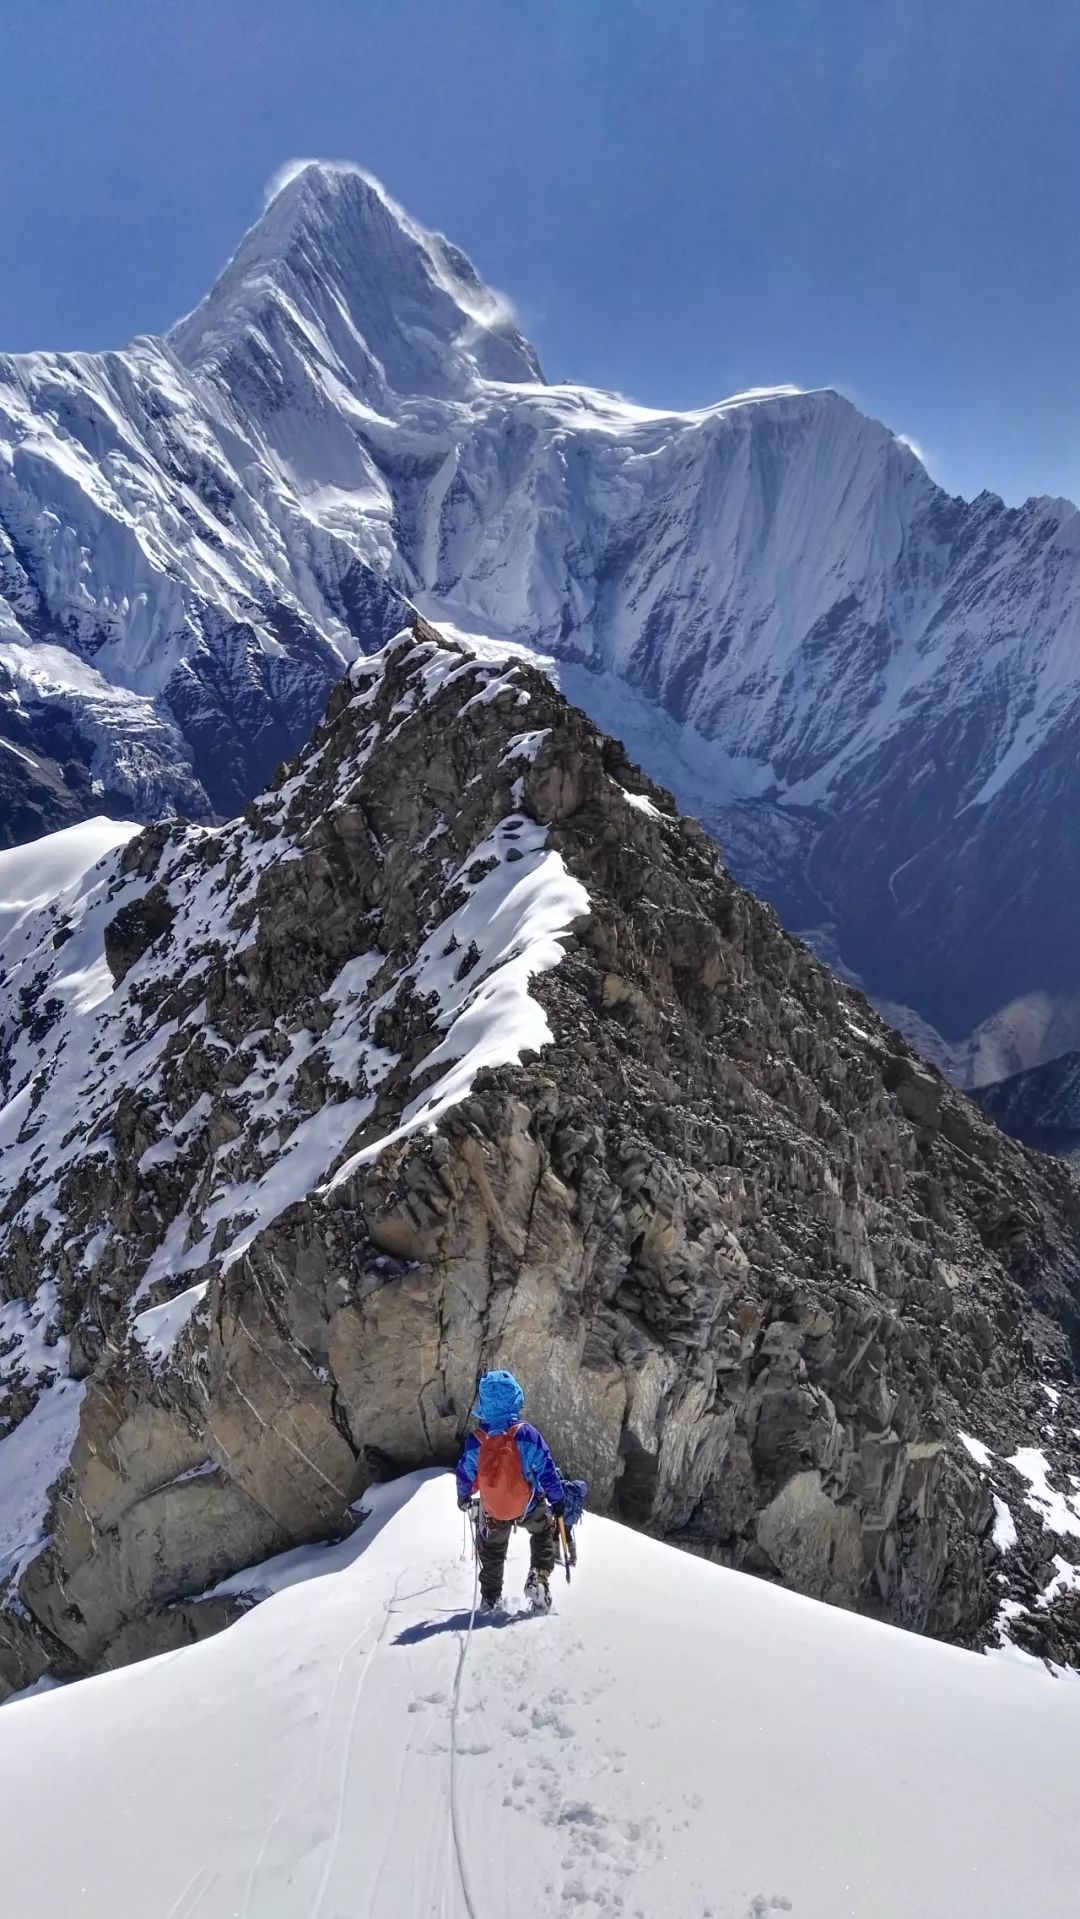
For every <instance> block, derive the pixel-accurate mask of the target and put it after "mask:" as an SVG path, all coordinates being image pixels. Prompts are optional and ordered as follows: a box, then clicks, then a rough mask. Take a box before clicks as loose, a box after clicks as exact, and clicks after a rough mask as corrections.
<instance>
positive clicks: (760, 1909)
mask: <svg viewBox="0 0 1080 1919" xmlns="http://www.w3.org/2000/svg"><path fill="white" fill-rule="evenodd" d="M791 1910H792V1905H791V1900H790V1899H785V1898H784V1895H783V1893H782V1892H774V1893H773V1896H772V1898H771V1899H767V1898H766V1896H765V1894H764V1893H763V1892H759V1893H757V1894H755V1896H754V1898H753V1899H751V1901H750V1904H749V1906H748V1907H747V1910H746V1919H768V1915H769V1913H770V1912H791Z"/></svg>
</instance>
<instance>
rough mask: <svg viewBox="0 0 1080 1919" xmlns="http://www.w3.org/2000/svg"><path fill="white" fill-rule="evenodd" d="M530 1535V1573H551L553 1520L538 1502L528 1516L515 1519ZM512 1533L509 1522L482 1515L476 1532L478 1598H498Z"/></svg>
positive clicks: (553, 1562)
mask: <svg viewBox="0 0 1080 1919" xmlns="http://www.w3.org/2000/svg"><path fill="white" fill-rule="evenodd" d="M517 1523H518V1525H519V1526H523V1527H524V1529H525V1531H526V1532H527V1533H528V1535H529V1565H530V1570H531V1571H533V1572H538V1573H550V1572H551V1571H552V1570H553V1568H554V1565H555V1519H554V1515H553V1513H552V1510H551V1507H550V1506H549V1505H548V1503H547V1501H546V1500H544V1499H538V1500H537V1502H536V1505H535V1506H534V1507H533V1509H532V1512H531V1513H526V1515H525V1517H524V1519H519V1520H518V1522H517ZM513 1530H514V1521H513V1520H512V1519H490V1518H489V1517H488V1515H487V1513H485V1512H481V1514H480V1520H479V1524H478V1526H477V1529H476V1550H477V1553H478V1555H479V1559H480V1597H481V1598H482V1599H498V1598H499V1596H500V1594H501V1592H502V1588H503V1573H504V1572H505V1570H506V1549H507V1547H508V1546H509V1544H510V1534H511V1533H512V1532H513Z"/></svg>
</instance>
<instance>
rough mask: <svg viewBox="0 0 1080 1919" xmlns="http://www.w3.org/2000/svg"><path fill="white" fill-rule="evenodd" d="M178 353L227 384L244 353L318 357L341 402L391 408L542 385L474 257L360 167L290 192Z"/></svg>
mask: <svg viewBox="0 0 1080 1919" xmlns="http://www.w3.org/2000/svg"><path fill="white" fill-rule="evenodd" d="M169 344H170V345H171V347H172V348H173V351H174V352H175V353H176V356H177V358H178V359H179V360H180V361H181V362H182V363H183V364H184V365H185V366H188V367H191V368H193V369H196V370H200V371H204V372H205V371H208V370H218V371H225V372H226V373H227V375H228V377H230V378H232V377H233V376H234V374H235V369H236V365H237V361H238V359H239V358H240V357H241V356H243V355H250V356H252V357H253V358H257V359H263V358H264V356H266V357H268V358H270V359H272V360H274V361H276V362H277V363H278V369H279V370H281V368H282V365H283V363H285V364H286V365H287V362H288V361H289V360H290V359H291V358H293V356H295V358H296V359H298V360H300V361H310V360H311V359H312V357H314V359H315V361H316V362H317V363H318V365H319V367H320V369H321V371H322V372H323V374H324V375H325V377H326V378H328V379H336V380H339V381H340V382H341V383H342V387H343V389H344V391H343V392H342V395H341V397H342V399H343V400H346V401H347V400H348V398H349V397H350V396H351V397H353V398H359V399H360V400H362V401H367V402H369V403H371V404H374V405H384V406H385V404H386V403H387V401H388V397H389V396H390V395H392V394H399V395H403V396H409V395H417V394H426V395H437V396H438V397H440V398H449V397H456V396H459V395H461V394H464V393H467V392H468V391H469V390H470V388H472V387H473V386H474V385H475V384H476V382H477V380H479V379H481V378H483V379H489V380H510V381H512V380H519V381H520V380H526V381H538V380H540V379H542V377H543V376H542V375H541V372H540V365H539V362H538V360H537V358H536V354H535V352H534V350H533V348H532V347H531V346H529V344H528V343H527V341H525V340H523V339H522V337H521V335H520V334H519V333H518V331H517V329H516V327H515V326H514V324H513V321H512V319H511V317H510V313H509V310H508V309H507V307H506V306H505V304H504V303H503V302H502V301H500V300H499V299H498V298H497V296H496V295H495V294H493V293H491V292H490V291H489V289H488V288H487V287H485V286H484V285H483V283H482V281H481V280H480V279H479V278H478V276H477V274H476V272H475V270H474V268H473V267H472V266H471V264H470V263H469V261H468V260H467V259H466V258H465V256H464V254H462V253H459V252H458V250H457V248H456V247H452V246H451V245H450V243H449V242H448V241H447V240H444V239H443V238H442V236H441V234H433V233H426V232H425V231H424V230H423V228H421V227H418V226H417V225H415V223H414V222H413V221H412V220H410V219H409V217H408V215H407V214H406V213H405V212H404V211H403V210H402V209H401V208H400V207H398V206H395V204H394V202H393V201H392V200H391V199H390V198H389V196H388V195H387V194H386V192H385V191H384V189H383V188H382V187H381V186H379V184H378V183H377V182H376V181H375V180H373V179H371V178H370V176H369V175H367V174H365V173H363V172H361V171H360V169H359V168H357V167H347V166H329V165H325V164H321V163H319V162H316V161H312V162H310V163H309V164H308V165H306V166H304V167H303V168H301V170H300V171H299V172H298V173H296V174H295V175H294V176H293V177H292V178H291V179H289V180H287V181H286V183H285V185H284V186H283V187H282V188H281V190H280V191H279V192H278V193H277V194H276V195H275V196H274V198H273V199H272V200H271V202H270V205H269V207H268V208H267V210H266V212H265V214H264V216H263V218H262V219H261V220H260V221H259V222H258V224H257V226H255V227H254V228H253V229H252V231H251V232H250V233H249V234H248V235H247V237H246V238H245V239H244V241H243V242H242V243H241V245H240V247H239V249H238V250H237V252H236V253H235V254H234V256H233V258H232V260H230V262H229V264H228V266H227V267H226V269H225V271H224V273H223V274H222V275H221V278H220V279H219V281H218V282H217V285H216V286H215V287H214V288H213V290H212V292H211V293H210V294H208V295H207V298H206V299H205V300H203V301H202V303H201V305H199V306H198V307H196V309H195V311H194V313H192V314H189V316H188V317H187V319H185V320H181V321H180V322H179V324H178V325H177V326H175V327H174V328H173V329H172V332H171V333H170V334H169Z"/></svg>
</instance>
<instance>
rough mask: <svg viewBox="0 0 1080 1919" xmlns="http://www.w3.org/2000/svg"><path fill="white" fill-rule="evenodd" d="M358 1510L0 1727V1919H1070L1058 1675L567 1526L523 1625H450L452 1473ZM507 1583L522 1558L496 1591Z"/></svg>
mask: <svg viewBox="0 0 1080 1919" xmlns="http://www.w3.org/2000/svg"><path fill="white" fill-rule="evenodd" d="M373 1505H374V1513H373V1517H372V1519H371V1520H370V1521H369V1522H368V1524H367V1525H366V1526H365V1527H364V1528H363V1529H362V1530H361V1533H360V1535H359V1536H358V1539H357V1540H354V1541H352V1542H350V1543H349V1544H348V1545H346V1546H344V1547H339V1548H333V1549H330V1550H328V1551H325V1552H324V1553H323V1554H321V1555H319V1554H317V1553H312V1554H309V1555H308V1556H307V1561H306V1564H304V1563H303V1562H301V1564H299V1565H298V1564H297V1558H298V1556H297V1555H291V1556H290V1561H289V1563H288V1564H287V1565H286V1566H285V1567H284V1569H283V1578H284V1579H285V1580H291V1581H293V1582H294V1583H291V1584H289V1585H288V1586H287V1588H286V1589H285V1590H281V1591H278V1592H277V1593H275V1595H274V1596H273V1597H272V1598H270V1599H268V1600H267V1601H266V1603H265V1604H263V1605H262V1606H260V1607H259V1608H258V1609H257V1610H256V1611H255V1612H253V1613H251V1614H249V1615H248V1616H247V1617H246V1618H244V1619H243V1620H241V1621H240V1623H239V1624H238V1625H237V1626H236V1627H235V1628H234V1629H233V1630H232V1631H230V1632H228V1633H226V1634H223V1635H222V1636H221V1637H220V1638H218V1639H215V1640H212V1641H209V1642H207V1643H204V1644H202V1645H199V1646H196V1647H193V1648H190V1649H188V1650H186V1651H183V1652H181V1653H177V1654H173V1655H171V1656H166V1657H164V1658H161V1659H156V1660H153V1661H151V1662H149V1663H148V1664H146V1665H142V1666H137V1667H133V1668H130V1669H129V1670H127V1671H126V1672H122V1673H115V1674H109V1675H107V1676H104V1677H102V1678H98V1679H90V1680H86V1681H84V1682H82V1683H81V1684H78V1685H75V1686H72V1687H70V1688H68V1689H62V1690H59V1691H54V1692H52V1693H50V1694H47V1695H45V1696H43V1697H39V1698H34V1699H29V1700H25V1701H17V1702H13V1703H12V1704H11V1705H9V1707H8V1708H7V1709H5V1710H4V1711H3V1712H0V1765H2V1768H3V1777H4V1780H5V1789H4V1790H5V1814H6V1828H7V1835H8V1837H7V1842H6V1844H5V1857H4V1868H3V1871H4V1894H5V1906H6V1910H8V1911H9V1912H12V1913H16V1912H17V1913H28V1912H35V1911H36V1912H43V1913H50V1914H52V1913H55V1914H57V1915H60V1914H64V1915H68V1914H71V1915H74V1914H75V1913H78V1914H80V1915H82V1919H239V1916H240V1915H243V1919H431V1915H434V1914H440V1915H443V1919H506V1915H507V1914H508V1913H512V1914H513V1915H514V1919H551V1916H552V1915H553V1914H557V1913H566V1914H568V1915H569V1914H571V1913H573V1914H580V1915H581V1919H601V1916H603V1919H614V1916H615V1915H626V1919H630V1916H631V1915H641V1919H765V1916H766V1915H775V1914H779V1913H790V1914H791V1915H792V1919H1029V1915H1030V1916H1031V1919H1034V1915H1035V1914H1036V1913H1046V1914H1047V1915H1049V1914H1050V1913H1055V1914H1057V1913H1061V1914H1064V1913H1066V1912H1067V1911H1071V1910H1072V1902H1073V1900H1074V1898H1075V1891H1076V1886H1077V1884H1078V1883H1080V1831H1078V1828H1077V1824H1076V1817H1075V1792H1074V1787H1075V1779H1076V1772H1077V1766H1078V1764H1080V1711H1078V1705H1080V1690H1078V1688H1077V1685H1076V1683H1075V1682H1074V1681H1072V1680H1063V1681H1057V1680H1053V1679H1051V1678H1050V1677H1049V1676H1048V1675H1047V1674H1046V1673H1045V1672H1044V1671H1043V1670H1042V1668H1041V1667H1040V1666H1038V1665H1037V1664H1035V1663H1034V1662H1029V1663H1028V1662H1016V1663H1014V1662H1012V1661H1009V1660H990V1659H980V1658H978V1657H977V1656H975V1655H974V1654H971V1653H965V1652H960V1651H957V1650H955V1649H953V1648H949V1647H943V1646H938V1645H934V1644H932V1643H930V1642H929V1641H925V1640H918V1639H915V1638H913V1637H911V1636H909V1635H907V1634H904V1633H900V1632H897V1631H895V1630H893V1629H892V1628H889V1627H886V1626H880V1625H876V1624H872V1623H870V1622H868V1621H866V1620H862V1619H858V1618H855V1617H853V1616H851V1615H850V1614H846V1613H843V1612H838V1611H836V1610H834V1609H831V1608H828V1607H824V1606H821V1605H818V1604H816V1603H814V1602H813V1601H810V1600H806V1599H801V1598H798V1597H795V1596H794V1595H792V1594H790V1593H785V1592H782V1591H779V1590H777V1589H775V1588H772V1587H768V1586H765V1585H762V1584H761V1583H759V1582H757V1581H755V1580H752V1579H749V1578H747V1577H745V1576H743V1575H740V1574H737V1573H730V1572H724V1571H721V1570H719V1569H718V1568H716V1567H713V1566H709V1565H707V1564H704V1563H703V1562H701V1561H699V1560H695V1559H692V1558H689V1557H687V1556H686V1555H684V1554H680V1553H676V1552H675V1551H673V1550H672V1549H671V1548H668V1547H665V1546H661V1545H658V1544H657V1543H655V1542H653V1541H651V1540H648V1539H644V1538H641V1537H639V1536H637V1535H635V1534H634V1533H632V1532H629V1531H626V1530H624V1529H623V1528H622V1527H619V1526H616V1525H614V1524H611V1523H608V1522H605V1521H603V1520H596V1521H593V1520H589V1521H588V1522H587V1524H586V1526H585V1528H584V1529H583V1533H582V1558H581V1564H580V1566H579V1569H578V1572H577V1574H576V1576H575V1580H574V1584H573V1585H572V1587H571V1588H570V1589H569V1590H567V1589H566V1587H565V1586H564V1585H562V1584H558V1586H557V1599H556V1610H555V1612H554V1613H553V1614H552V1615H551V1616H549V1617H548V1618H547V1619H543V1620H538V1619H533V1618H531V1617H520V1618H512V1619H509V1620H507V1621H505V1622H500V1623H498V1624H492V1623H490V1622H484V1623H481V1624H478V1625H477V1627H476V1629H475V1631H474V1632H473V1633H472V1635H471V1637H470V1636H469V1634H468V1631H467V1628H468V1622H469V1614H470V1606H471V1601H472V1593H473V1577H472V1568H471V1566H470V1564H469V1563H468V1562H467V1561H465V1560H463V1559H462V1557H461V1527H460V1522H459V1520H458V1516H457V1514H456V1512H455V1510H454V1504H453V1491H452V1485H451V1482H450V1481H449V1480H448V1479H447V1478H446V1477H444V1476H443V1475H435V1476H430V1477H426V1478H425V1477H419V1478H413V1479H411V1480H405V1481H400V1482H398V1483H397V1484H396V1485H394V1486H391V1487H388V1488H385V1489H383V1490H382V1491H381V1492H379V1493H378V1494H377V1495H376V1496H375V1498H374V1501H373ZM369 1529H370V1533H371V1535H372V1536H371V1537H370V1543H366V1542H367V1540H368V1537H369ZM524 1571H525V1559H524V1549H523V1547H522V1545H521V1543H520V1542H516V1543H515V1544H514V1545H513V1546H512V1548H511V1558H510V1572H509V1579H508V1588H509V1591H510V1594H511V1595H516V1594H517V1593H518V1592H519V1591H520V1587H521V1582H522V1579H523V1577H524ZM305 1573H306V1574H307V1577H304V1574H305ZM273 1575H274V1568H273V1567H270V1568H266V1569H260V1572H259V1573H258V1574H257V1575H256V1580H257V1581H258V1580H261V1582H262V1583H263V1584H264V1585H267V1584H269V1585H273V1584H274V1583H275V1580H274V1576H273ZM57 1806H63V1808H64V1843H63V1844H62V1845H57V1843H56V1839H55V1824H54V1822H55V1813H56V1807H57Z"/></svg>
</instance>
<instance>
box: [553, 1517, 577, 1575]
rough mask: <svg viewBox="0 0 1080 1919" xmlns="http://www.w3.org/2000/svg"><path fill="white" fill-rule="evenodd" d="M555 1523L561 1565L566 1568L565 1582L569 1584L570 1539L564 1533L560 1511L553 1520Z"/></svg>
mask: <svg viewBox="0 0 1080 1919" xmlns="http://www.w3.org/2000/svg"><path fill="white" fill-rule="evenodd" d="M555 1524H556V1525H557V1527H558V1529H559V1543H560V1545H561V1546H562V1556H563V1565H564V1567H565V1568H566V1583H567V1585H569V1584H570V1567H571V1565H572V1563H573V1562H572V1560H571V1558H570V1541H569V1539H568V1537H567V1533H566V1521H565V1519H564V1518H563V1516H562V1514H561V1513H560V1514H559V1517H558V1519H557V1520H556V1521H555Z"/></svg>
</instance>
